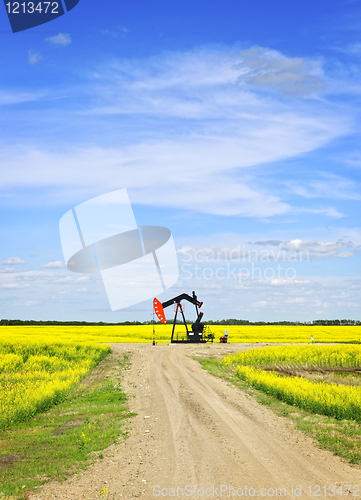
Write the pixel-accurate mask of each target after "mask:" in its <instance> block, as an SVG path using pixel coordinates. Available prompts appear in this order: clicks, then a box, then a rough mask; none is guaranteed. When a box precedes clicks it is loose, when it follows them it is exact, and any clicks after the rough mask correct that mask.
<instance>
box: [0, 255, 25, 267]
mask: <svg viewBox="0 0 361 500" xmlns="http://www.w3.org/2000/svg"><path fill="white" fill-rule="evenodd" d="M0 264H10V265H13V266H14V265H18V264H26V262H25V260H23V259H20V258H19V257H7V258H6V259H3V260H1V261H0Z"/></svg>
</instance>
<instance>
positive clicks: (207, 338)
mask: <svg viewBox="0 0 361 500" xmlns="http://www.w3.org/2000/svg"><path fill="white" fill-rule="evenodd" d="M182 300H187V301H188V302H190V303H191V304H194V306H195V309H196V315H197V319H196V320H195V322H194V323H193V324H192V327H191V329H190V330H189V329H188V325H187V322H186V318H185V316H184V311H183V306H182V304H181V301H182ZM172 304H175V309H174V312H175V314H174V321H173V328H172V337H171V343H186V342H192V343H199V342H202V343H205V342H213V340H214V335H212V333H210V332H208V331H207V327H206V326H205V325H204V323H201V320H202V317H203V313H202V312H201V311H199V309H200V307H201V306H202V304H203V302H200V301H199V300H198V299H197V295H196V294H195V292H192V296H190V295H188V294H187V293H182V294H181V295H177V296H176V297H173V299H170V300H166V301H165V302H163V303H160V301H159V300H158V299H154V301H153V305H154V311H155V313H156V315H157V317H158V318H159V319H160V321H161V322H162V323H164V324H165V323H166V319H165V314H164V309H165V308H166V307H169V306H171V305H172ZM178 313H180V314H181V315H182V319H183V323H184V326H185V330H186V335H179V334H176V333H175V326H176V323H177V316H178Z"/></svg>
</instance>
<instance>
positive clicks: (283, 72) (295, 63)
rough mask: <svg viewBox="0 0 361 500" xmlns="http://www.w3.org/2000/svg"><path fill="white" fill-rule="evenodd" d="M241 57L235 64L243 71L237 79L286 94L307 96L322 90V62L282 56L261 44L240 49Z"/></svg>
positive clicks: (323, 87) (289, 95)
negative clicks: (260, 45)
mask: <svg viewBox="0 0 361 500" xmlns="http://www.w3.org/2000/svg"><path fill="white" fill-rule="evenodd" d="M241 56H242V57H243V58H244V60H243V61H242V62H241V63H239V64H237V65H236V67H237V68H239V69H241V70H242V73H243V74H242V75H241V76H240V77H239V81H241V82H242V81H245V82H246V83H248V84H251V85H257V86H261V87H265V88H273V89H275V90H278V91H279V92H281V93H282V94H284V95H286V96H288V97H309V96H312V95H314V94H317V93H319V92H321V91H322V90H324V89H325V85H324V83H323V81H322V79H321V78H322V76H323V74H322V68H321V64H320V63H319V62H317V61H313V62H312V61H306V60H305V59H302V58H299V57H293V58H290V57H285V56H283V55H282V54H281V53H279V52H277V51H275V50H270V49H267V48H264V47H253V48H251V49H249V50H244V51H243V52H241Z"/></svg>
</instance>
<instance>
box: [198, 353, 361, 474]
mask: <svg viewBox="0 0 361 500" xmlns="http://www.w3.org/2000/svg"><path fill="white" fill-rule="evenodd" d="M196 359H197V361H199V362H200V363H201V365H202V367H203V368H204V369H205V370H207V371H208V372H210V373H211V374H212V375H214V376H216V377H220V378H223V379H224V380H227V381H228V382H231V383H232V384H233V385H235V386H236V387H237V388H238V389H240V390H241V391H242V392H244V393H245V394H248V395H250V396H253V397H254V398H255V399H256V401H258V403H260V404H263V405H266V406H268V407H269V408H270V409H271V410H272V411H273V412H274V413H276V415H278V416H281V417H287V418H288V419H289V420H290V421H292V423H293V425H294V427H295V428H296V429H300V430H302V431H303V432H305V433H306V434H308V435H310V436H312V437H313V438H314V439H315V440H316V441H317V442H318V443H319V445H320V447H321V448H323V449H326V450H329V451H331V452H333V453H334V454H335V455H338V456H339V457H341V458H342V459H343V460H345V461H348V462H349V463H351V464H358V465H361V425H360V424H358V423H356V422H354V421H352V420H336V419H335V418H332V417H326V416H324V415H316V414H314V413H311V412H309V411H306V410H303V409H301V408H298V407H295V406H292V405H289V404H287V403H284V402H282V401H280V400H279V399H277V398H275V397H274V396H271V395H268V394H265V393H263V392H262V391H259V390H257V389H254V388H252V387H250V386H248V385H247V384H246V383H245V382H243V381H242V380H240V379H239V378H238V377H236V376H235V375H234V369H235V367H229V366H228V367H226V366H224V365H222V364H220V362H219V360H216V359H214V358H204V359H199V358H196Z"/></svg>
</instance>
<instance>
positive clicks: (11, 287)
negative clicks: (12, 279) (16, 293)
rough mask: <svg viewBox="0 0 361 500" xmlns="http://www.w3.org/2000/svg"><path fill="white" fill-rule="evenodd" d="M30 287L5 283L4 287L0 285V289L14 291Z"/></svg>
mask: <svg viewBox="0 0 361 500" xmlns="http://www.w3.org/2000/svg"><path fill="white" fill-rule="evenodd" d="M29 286H30V285H28V284H23V285H21V284H20V283H6V284H5V285H1V288H9V289H11V290H13V289H16V288H27V287H29Z"/></svg>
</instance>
